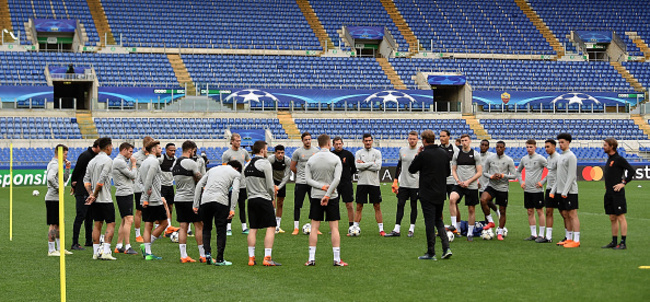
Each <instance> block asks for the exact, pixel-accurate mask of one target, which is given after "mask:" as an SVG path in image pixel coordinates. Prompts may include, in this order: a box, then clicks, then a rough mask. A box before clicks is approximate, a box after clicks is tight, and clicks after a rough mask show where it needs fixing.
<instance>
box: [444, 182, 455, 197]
mask: <svg viewBox="0 0 650 302" xmlns="http://www.w3.org/2000/svg"><path fill="white" fill-rule="evenodd" d="M454 186H456V185H446V186H445V190H447V198H449V196H450V195H451V192H452V191H453V190H454Z"/></svg>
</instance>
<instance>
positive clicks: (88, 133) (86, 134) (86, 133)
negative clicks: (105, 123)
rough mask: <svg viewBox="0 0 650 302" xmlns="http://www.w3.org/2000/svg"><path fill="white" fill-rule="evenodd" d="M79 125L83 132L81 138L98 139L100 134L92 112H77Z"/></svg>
mask: <svg viewBox="0 0 650 302" xmlns="http://www.w3.org/2000/svg"><path fill="white" fill-rule="evenodd" d="M77 125H79V131H81V137H82V138H84V139H98V138H99V133H98V132H97V126H95V121H94V120H93V115H92V113H90V111H77Z"/></svg>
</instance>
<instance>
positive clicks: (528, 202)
mask: <svg viewBox="0 0 650 302" xmlns="http://www.w3.org/2000/svg"><path fill="white" fill-rule="evenodd" d="M524 208H526V209H532V208H535V209H542V208H544V193H542V192H539V193H528V192H524Z"/></svg>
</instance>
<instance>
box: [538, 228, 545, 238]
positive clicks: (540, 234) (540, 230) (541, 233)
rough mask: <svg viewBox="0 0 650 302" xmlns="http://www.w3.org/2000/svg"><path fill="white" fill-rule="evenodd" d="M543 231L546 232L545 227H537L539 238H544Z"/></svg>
mask: <svg viewBox="0 0 650 302" xmlns="http://www.w3.org/2000/svg"><path fill="white" fill-rule="evenodd" d="M544 230H546V227H545V226H541V227H539V233H538V234H539V236H542V237H544Z"/></svg>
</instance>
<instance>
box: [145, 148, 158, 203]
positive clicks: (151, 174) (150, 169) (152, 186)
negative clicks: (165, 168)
mask: <svg viewBox="0 0 650 302" xmlns="http://www.w3.org/2000/svg"><path fill="white" fill-rule="evenodd" d="M161 172H162V171H161V170H160V162H159V161H158V159H157V158H156V156H154V155H153V154H149V156H148V157H147V159H146V160H145V161H144V162H143V163H142V166H140V180H141V181H142V183H143V184H144V191H143V192H142V198H141V199H140V204H144V202H145V201H148V202H149V205H150V206H161V205H163V202H162V196H161V194H160V186H161V184H160V174H161ZM149 190H151V195H148V194H147V192H148V191H149Z"/></svg>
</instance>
